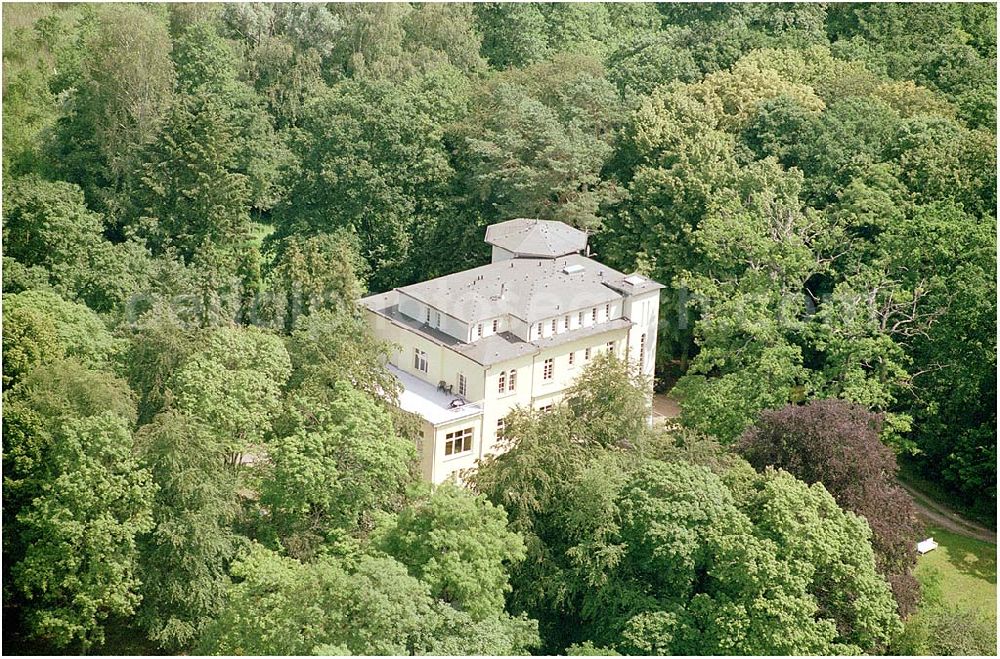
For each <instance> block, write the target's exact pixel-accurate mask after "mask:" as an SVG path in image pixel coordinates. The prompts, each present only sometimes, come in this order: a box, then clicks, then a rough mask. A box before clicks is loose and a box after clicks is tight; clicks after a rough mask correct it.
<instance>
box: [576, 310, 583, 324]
mask: <svg viewBox="0 0 1000 659" xmlns="http://www.w3.org/2000/svg"><path fill="white" fill-rule="evenodd" d="M576 324H577V325H579V326H580V327H583V312H582V311H581V312H580V313H578V314H576Z"/></svg>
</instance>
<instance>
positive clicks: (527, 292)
mask: <svg viewBox="0 0 1000 659" xmlns="http://www.w3.org/2000/svg"><path fill="white" fill-rule="evenodd" d="M571 266H579V268H580V269H579V270H578V271H576V272H571V273H567V272H564V269H565V268H567V267H570V269H573V268H572V267H571ZM624 278H625V275H623V274H622V273H620V272H618V271H617V270H614V269H612V268H609V267H607V266H606V265H603V264H601V263H598V262H597V261H594V260H593V259H588V258H587V257H585V256H580V255H579V254H570V255H568V256H564V257H560V258H556V259H532V258H523V259H508V260H506V261H498V262H496V263H490V264H489V265H484V266H480V267H478V268H472V269H471V270H464V271H462V272H456V273H454V274H451V275H445V276H444V277H438V278H437V279H431V280H429V281H425V282H420V283H419V284H412V285H410V286H404V287H402V288H399V289H396V290H398V291H399V292H401V293H403V294H405V295H409V296H410V297H412V298H415V299H417V300H419V301H421V302H423V303H425V304H429V305H430V306H432V307H434V308H435V309H438V310H440V311H442V312H443V313H446V314H448V315H449V316H452V317H454V318H457V319H458V320H460V321H462V322H466V323H477V322H482V321H487V320H490V319H492V318H497V317H500V316H503V315H505V314H510V315H511V316H514V317H516V318H519V319H521V320H523V321H524V322H527V323H534V322H537V321H540V320H544V319H546V318H552V317H554V316H560V315H562V314H565V313H572V312H574V311H577V310H579V309H586V308H589V307H594V306H600V305H602V304H606V303H608V302H612V301H614V300H617V299H619V298H620V297H621V294H620V293H619V292H617V291H615V290H613V289H612V288H610V287H609V286H607V285H605V284H607V283H608V282H613V281H621V280H624ZM657 286H658V284H657Z"/></svg>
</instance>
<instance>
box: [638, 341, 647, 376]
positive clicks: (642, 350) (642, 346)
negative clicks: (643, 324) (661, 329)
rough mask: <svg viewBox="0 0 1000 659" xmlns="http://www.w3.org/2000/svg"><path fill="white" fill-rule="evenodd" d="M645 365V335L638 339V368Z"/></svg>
mask: <svg viewBox="0 0 1000 659" xmlns="http://www.w3.org/2000/svg"><path fill="white" fill-rule="evenodd" d="M645 365H646V335H645V334H643V335H642V336H640V337H639V368H642V367H644V366H645Z"/></svg>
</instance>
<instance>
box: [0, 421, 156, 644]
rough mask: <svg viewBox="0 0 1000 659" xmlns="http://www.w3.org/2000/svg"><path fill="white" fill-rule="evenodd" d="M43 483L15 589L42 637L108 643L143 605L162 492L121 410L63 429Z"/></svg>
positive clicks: (26, 523) (27, 524) (26, 521)
mask: <svg viewBox="0 0 1000 659" xmlns="http://www.w3.org/2000/svg"><path fill="white" fill-rule="evenodd" d="M33 478H35V479H37V480H38V482H39V496H38V497H37V498H35V499H34V500H33V501H32V502H31V504H30V505H29V506H27V507H26V508H25V509H24V510H22V511H21V512H20V513H19V514H18V516H17V523H16V528H17V532H18V534H19V535H20V536H21V541H22V542H23V543H24V545H25V552H24V556H23V557H22V558H21V560H19V561H18V562H17V563H16V564H15V565H14V566H13V568H12V573H13V583H14V586H15V587H16V588H17V589H18V591H19V593H20V594H21V596H22V597H23V598H24V599H25V608H26V610H27V611H26V619H27V622H28V625H29V627H30V628H31V630H32V633H33V634H34V635H35V636H37V637H39V638H41V639H44V640H46V641H49V642H51V643H53V644H54V645H55V646H57V647H69V646H71V644H73V643H75V642H79V647H81V648H83V649H86V648H88V647H89V646H91V645H92V644H93V643H100V642H102V641H103V639H104V627H103V624H104V622H105V621H106V619H107V618H108V616H110V615H121V616H127V615H130V614H131V613H133V612H134V611H135V607H136V605H137V604H138V602H139V596H138V594H137V592H136V591H137V589H138V586H139V574H138V569H137V560H136V559H137V550H136V545H135V538H136V536H137V535H138V534H140V533H143V532H144V531H147V530H149V529H150V527H151V526H152V518H151V514H150V509H151V502H152V497H153V493H154V492H155V490H156V486H155V485H153V483H152V481H151V479H150V475H149V472H148V471H147V470H145V469H142V468H140V467H139V465H138V463H137V461H136V459H135V457H134V455H133V453H132V435H131V433H130V432H129V429H128V427H127V425H126V420H125V419H123V418H122V417H121V416H118V415H116V414H114V413H113V412H103V413H101V414H97V415H95V416H92V417H89V418H84V419H74V420H69V421H67V422H65V423H63V424H62V425H61V426H60V427H59V428H58V429H57V430H56V431H55V432H54V433H53V441H52V444H51V446H50V447H49V449H48V450H47V451H46V455H45V460H44V463H43V466H42V468H41V469H39V470H38V471H37V472H36V473H35V474H34V475H33ZM8 529H10V527H8Z"/></svg>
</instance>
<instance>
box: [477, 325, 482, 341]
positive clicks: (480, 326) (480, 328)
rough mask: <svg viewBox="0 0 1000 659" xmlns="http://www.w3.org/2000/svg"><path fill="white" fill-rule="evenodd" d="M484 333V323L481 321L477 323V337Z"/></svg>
mask: <svg viewBox="0 0 1000 659" xmlns="http://www.w3.org/2000/svg"><path fill="white" fill-rule="evenodd" d="M482 335H483V324H482V323H479V324H478V325H476V338H477V339H478V338H480V337H481V336H482Z"/></svg>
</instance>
